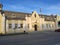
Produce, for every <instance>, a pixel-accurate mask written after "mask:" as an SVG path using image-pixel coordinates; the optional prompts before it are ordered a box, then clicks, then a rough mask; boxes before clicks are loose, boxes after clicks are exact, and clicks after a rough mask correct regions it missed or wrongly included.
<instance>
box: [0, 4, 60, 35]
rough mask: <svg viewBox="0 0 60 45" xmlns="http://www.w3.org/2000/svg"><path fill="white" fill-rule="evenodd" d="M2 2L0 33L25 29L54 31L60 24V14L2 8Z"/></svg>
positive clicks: (18, 31) (0, 7)
mask: <svg viewBox="0 0 60 45" xmlns="http://www.w3.org/2000/svg"><path fill="white" fill-rule="evenodd" d="M2 7H3V5H2V4H0V34H8V33H20V32H23V31H24V30H25V31H27V32H28V31H30V32H31V31H44V30H51V31H54V30H55V29H58V28H59V26H60V16H58V15H55V16H54V15H43V14H38V13H37V12H36V11H33V12H32V13H31V14H30V13H24V12H13V11H5V10H2Z"/></svg>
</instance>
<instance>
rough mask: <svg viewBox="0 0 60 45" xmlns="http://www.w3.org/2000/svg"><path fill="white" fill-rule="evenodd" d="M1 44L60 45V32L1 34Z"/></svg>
mask: <svg viewBox="0 0 60 45" xmlns="http://www.w3.org/2000/svg"><path fill="white" fill-rule="evenodd" d="M0 45H60V32H51V31H41V32H37V31H36V32H30V33H28V34H21V35H10V36H7V35H6V36H0Z"/></svg>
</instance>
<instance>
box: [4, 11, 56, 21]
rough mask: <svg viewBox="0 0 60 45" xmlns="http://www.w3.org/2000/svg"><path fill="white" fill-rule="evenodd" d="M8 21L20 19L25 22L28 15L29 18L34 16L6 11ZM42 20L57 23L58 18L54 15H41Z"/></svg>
mask: <svg viewBox="0 0 60 45" xmlns="http://www.w3.org/2000/svg"><path fill="white" fill-rule="evenodd" d="M4 13H5V16H6V18H7V19H20V20H25V17H26V15H27V16H28V17H29V16H31V15H32V14H30V13H22V12H13V11H4ZM39 16H40V17H41V18H45V21H55V18H56V16H53V15H43V14H39Z"/></svg>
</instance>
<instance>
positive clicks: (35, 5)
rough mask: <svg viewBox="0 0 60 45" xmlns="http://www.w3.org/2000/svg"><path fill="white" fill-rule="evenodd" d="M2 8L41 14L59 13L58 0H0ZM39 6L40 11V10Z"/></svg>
mask: <svg viewBox="0 0 60 45" xmlns="http://www.w3.org/2000/svg"><path fill="white" fill-rule="evenodd" d="M0 3H2V4H3V10H9V11H16V12H27V13H32V11H34V10H35V11H36V12H37V13H42V14H60V0H0ZM40 8H41V10H42V12H40Z"/></svg>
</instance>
